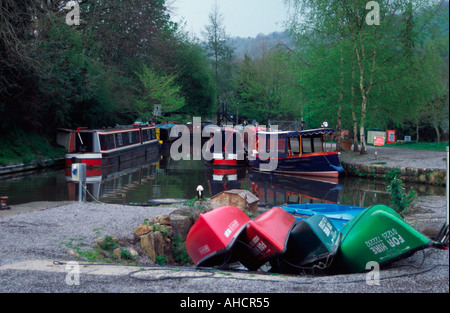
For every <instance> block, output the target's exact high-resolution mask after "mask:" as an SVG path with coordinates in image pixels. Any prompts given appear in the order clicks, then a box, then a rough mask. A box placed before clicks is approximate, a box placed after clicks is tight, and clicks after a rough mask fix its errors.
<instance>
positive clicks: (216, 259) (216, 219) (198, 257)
mask: <svg viewBox="0 0 450 313" xmlns="http://www.w3.org/2000/svg"><path fill="white" fill-rule="evenodd" d="M249 221H250V218H249V217H248V216H247V215H246V214H245V213H244V211H242V210H241V209H239V208H237V207H234V206H224V207H219V208H217V209H214V210H212V211H209V212H207V213H205V214H201V215H200V217H199V219H198V220H197V222H195V224H194V226H192V228H191V230H190V231H189V234H188V236H187V238H186V251H187V253H188V254H189V256H190V257H191V259H192V260H193V261H194V263H195V265H196V266H198V267H211V266H219V265H223V264H226V263H229V262H233V261H235V260H234V258H233V253H232V248H233V245H234V243H235V241H236V239H237V238H238V237H239V235H240V234H241V232H242V231H243V230H245V227H246V226H247V223H248V222H249Z"/></svg>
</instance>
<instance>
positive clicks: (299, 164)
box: [249, 152, 343, 177]
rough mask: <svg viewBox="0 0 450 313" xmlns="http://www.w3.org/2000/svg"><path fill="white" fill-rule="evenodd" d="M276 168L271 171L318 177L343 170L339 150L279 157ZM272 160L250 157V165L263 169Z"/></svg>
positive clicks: (333, 175) (332, 175) (331, 175)
mask: <svg viewBox="0 0 450 313" xmlns="http://www.w3.org/2000/svg"><path fill="white" fill-rule="evenodd" d="M276 161H277V162H272V164H273V163H275V164H276V167H275V168H271V169H270V171H272V172H274V173H278V174H285V175H295V176H297V175H300V176H317V177H339V174H340V173H341V172H343V168H342V167H341V166H340V161H339V155H338V153H337V152H328V153H324V154H322V153H317V154H314V155H306V156H290V157H285V158H277V160H276ZM269 163H270V160H263V159H261V158H260V157H258V156H253V157H252V158H249V165H250V167H251V168H252V169H254V170H257V171H259V170H261V168H263V165H265V166H264V167H265V168H267V165H268V164H269Z"/></svg>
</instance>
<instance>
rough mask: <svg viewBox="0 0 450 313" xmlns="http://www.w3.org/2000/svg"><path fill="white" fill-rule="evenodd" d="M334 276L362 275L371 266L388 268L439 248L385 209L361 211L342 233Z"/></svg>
mask: <svg viewBox="0 0 450 313" xmlns="http://www.w3.org/2000/svg"><path fill="white" fill-rule="evenodd" d="M341 233H342V236H341V244H340V247H339V251H338V253H337V254H336V256H335V259H334V262H333V265H332V267H331V271H332V272H333V273H361V272H365V271H367V270H370V268H366V266H367V264H368V263H369V262H377V263H378V264H379V265H380V266H383V265H386V264H388V263H391V262H393V261H396V260H399V259H401V258H405V257H408V256H410V255H412V254H414V253H415V252H416V251H419V250H422V249H426V248H429V247H432V246H435V247H440V246H439V243H435V242H433V241H432V240H430V239H429V238H428V237H426V236H424V235H423V234H421V233H420V232H418V231H417V230H415V229H414V228H412V227H411V226H410V225H409V224H407V223H406V222H405V221H404V220H403V218H402V217H401V216H400V215H399V214H398V213H397V212H395V211H394V210H393V209H391V208H389V207H387V206H385V205H375V206H372V207H370V208H367V209H366V210H364V211H362V212H361V213H360V214H359V215H357V216H356V217H355V218H353V219H352V220H351V221H350V222H348V223H347V224H346V225H345V226H344V227H343V228H342V229H341Z"/></svg>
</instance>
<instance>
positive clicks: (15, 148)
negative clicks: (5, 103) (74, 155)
mask: <svg viewBox="0 0 450 313" xmlns="http://www.w3.org/2000/svg"><path fill="white" fill-rule="evenodd" d="M52 142H53V140H52V139H51V138H48V137H45V136H42V135H39V134H36V133H27V132H24V131H21V130H20V131H15V132H13V133H11V134H9V135H6V136H5V135H1V136H0V166H2V165H3V166H4V165H9V164H18V163H24V164H25V165H29V164H31V163H33V162H37V163H38V164H40V163H42V162H43V161H44V160H49V159H50V160H52V159H57V158H60V157H62V156H64V154H65V150H64V148H62V147H58V146H55V145H54V144H53V143H52Z"/></svg>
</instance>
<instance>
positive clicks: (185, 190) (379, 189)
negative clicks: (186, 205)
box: [0, 146, 445, 207]
mask: <svg viewBox="0 0 450 313" xmlns="http://www.w3.org/2000/svg"><path fill="white" fill-rule="evenodd" d="M169 149H170V147H169V146H163V149H162V151H161V154H160V155H158V156H156V157H147V158H144V159H140V160H134V161H133V162H129V163H123V164H120V165H117V166H114V167H110V168H106V169H102V170H101V171H100V172H95V173H90V174H91V175H90V176H89V177H88V181H87V195H86V198H87V200H88V201H101V202H105V203H123V204H130V203H138V204H145V203H148V201H149V200H154V199H162V198H177V199H192V198H194V197H195V196H196V188H197V186H198V185H203V186H204V187H205V196H206V197H211V196H213V195H216V194H218V193H220V192H222V191H225V190H231V189H246V190H249V191H250V192H252V193H253V194H255V195H256V196H257V197H258V198H259V199H260V205H264V206H268V207H272V206H276V205H282V204H285V203H289V204H293V203H317V202H324V203H341V204H348V205H355V206H370V205H373V204H376V203H384V204H389V203H390V200H389V197H388V193H387V192H386V183H385V182H384V181H381V180H370V179H357V178H350V177H348V178H345V177H344V178H339V179H333V180H324V179H323V178H321V179H313V178H311V177H290V176H284V175H274V174H273V175H271V174H267V173H263V172H252V171H250V172H249V171H248V169H247V168H245V167H238V168H228V169H220V168H214V167H210V166H206V165H205V164H204V162H203V161H202V160H195V161H193V160H191V161H183V160H180V161H174V160H173V159H172V158H170V154H169ZM193 153H197V152H195V151H191V154H193ZM70 176H71V175H70V171H69V172H65V171H64V170H56V171H46V172H41V173H38V174H33V175H29V176H26V177H18V178H15V179H8V180H3V181H1V180H0V195H2V196H3V195H6V196H9V202H8V204H10V205H14V204H21V203H27V202H34V201H66V200H72V201H78V184H77V183H75V182H73V181H71V177H70ZM410 187H414V189H415V190H416V194H418V195H441V196H443V195H445V187H442V186H438V187H437V186H429V185H420V184H413V185H407V188H410Z"/></svg>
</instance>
